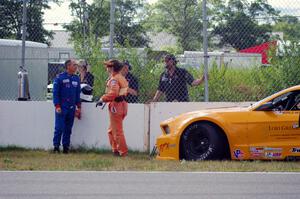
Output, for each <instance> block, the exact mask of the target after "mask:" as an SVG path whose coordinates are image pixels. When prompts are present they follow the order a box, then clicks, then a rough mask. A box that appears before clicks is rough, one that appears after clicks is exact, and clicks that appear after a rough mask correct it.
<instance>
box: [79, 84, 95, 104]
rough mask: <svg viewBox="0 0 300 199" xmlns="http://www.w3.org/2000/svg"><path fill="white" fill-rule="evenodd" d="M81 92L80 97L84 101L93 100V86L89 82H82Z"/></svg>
mask: <svg viewBox="0 0 300 199" xmlns="http://www.w3.org/2000/svg"><path fill="white" fill-rule="evenodd" d="M80 88H81V92H80V99H81V100H82V101H83V102H92V101H93V88H92V87H91V86H90V85H88V84H80Z"/></svg>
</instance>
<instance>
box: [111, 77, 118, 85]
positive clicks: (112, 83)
mask: <svg viewBox="0 0 300 199" xmlns="http://www.w3.org/2000/svg"><path fill="white" fill-rule="evenodd" d="M117 83H118V82H117V80H115V79H112V80H111V81H110V85H111V86H115V85H117Z"/></svg>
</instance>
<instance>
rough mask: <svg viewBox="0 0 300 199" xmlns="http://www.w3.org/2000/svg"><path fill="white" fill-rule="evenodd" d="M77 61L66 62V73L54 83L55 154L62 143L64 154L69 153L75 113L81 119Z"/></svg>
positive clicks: (57, 77) (60, 75)
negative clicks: (76, 73)
mask: <svg viewBox="0 0 300 199" xmlns="http://www.w3.org/2000/svg"><path fill="white" fill-rule="evenodd" d="M77 66H78V65H77V63H76V62H75V60H72V59H70V60H67V61H66V62H65V72H63V73H60V74H58V75H57V76H56V78H55V79H54V83H53V103H54V106H55V129H54V137H53V146H54V149H53V151H54V152H60V148H59V147H60V145H61V141H62V145H63V153H68V152H69V146H70V137H71V134H72V127H73V123H74V116H75V112H76V113H77V117H78V118H80V114H81V102H80V97H79V96H80V80H79V77H78V76H77V75H75V72H76V71H77ZM76 107H77V110H76Z"/></svg>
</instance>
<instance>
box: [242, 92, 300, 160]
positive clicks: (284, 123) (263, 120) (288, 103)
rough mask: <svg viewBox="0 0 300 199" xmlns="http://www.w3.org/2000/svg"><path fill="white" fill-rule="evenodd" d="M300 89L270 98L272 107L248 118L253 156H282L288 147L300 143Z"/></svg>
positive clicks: (250, 150) (275, 157)
mask: <svg viewBox="0 0 300 199" xmlns="http://www.w3.org/2000/svg"><path fill="white" fill-rule="evenodd" d="M298 102H300V93H299V91H293V92H288V93H285V94H283V95H281V96H278V97H276V98H274V99H272V100H270V101H269V103H271V104H272V105H273V106H272V108H271V109H269V110H259V108H258V109H257V110H255V111H251V112H250V113H249V118H248V128H247V132H248V133H247V135H248V144H249V153H250V155H251V156H252V158H274V159H280V158H282V156H283V152H284V150H286V152H287V151H289V150H292V148H293V147H297V146H299V145H300V128H299V113H300V111H299V108H300V106H299V107H298V106H297V105H298Z"/></svg>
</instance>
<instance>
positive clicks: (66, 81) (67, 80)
mask: <svg viewBox="0 0 300 199" xmlns="http://www.w3.org/2000/svg"><path fill="white" fill-rule="evenodd" d="M62 82H63V83H64V84H65V83H69V82H70V80H69V79H63V81H62Z"/></svg>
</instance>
